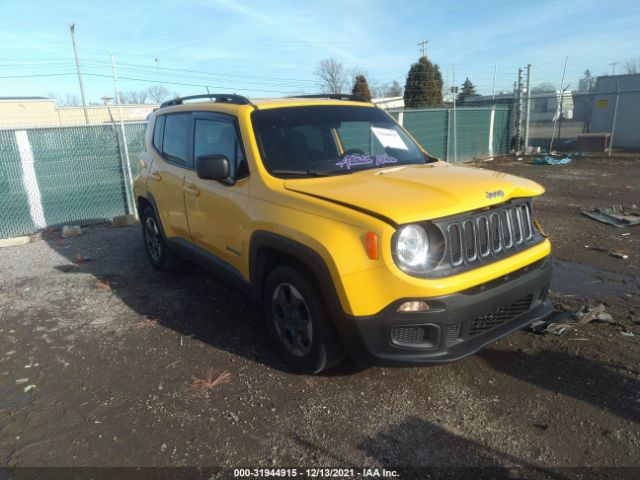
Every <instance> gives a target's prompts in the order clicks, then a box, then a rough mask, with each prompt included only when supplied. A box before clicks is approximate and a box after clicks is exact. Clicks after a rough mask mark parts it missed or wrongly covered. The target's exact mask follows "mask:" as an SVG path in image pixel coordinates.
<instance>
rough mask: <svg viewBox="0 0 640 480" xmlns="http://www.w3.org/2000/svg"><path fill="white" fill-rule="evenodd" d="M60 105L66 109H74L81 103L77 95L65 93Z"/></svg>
mask: <svg viewBox="0 0 640 480" xmlns="http://www.w3.org/2000/svg"><path fill="white" fill-rule="evenodd" d="M62 104H63V105H65V106H68V107H76V106H78V105H82V102H81V101H80V97H79V96H78V95H77V94H75V93H67V94H66V95H65V97H64V101H63V102H62Z"/></svg>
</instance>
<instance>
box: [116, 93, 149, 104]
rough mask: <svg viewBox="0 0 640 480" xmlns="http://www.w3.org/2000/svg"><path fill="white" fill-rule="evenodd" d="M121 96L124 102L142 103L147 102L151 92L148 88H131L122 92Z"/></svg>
mask: <svg viewBox="0 0 640 480" xmlns="http://www.w3.org/2000/svg"><path fill="white" fill-rule="evenodd" d="M120 97H121V98H122V103H137V104H142V103H146V101H147V98H148V97H149V92H148V91H147V90H131V91H129V92H123V93H121V94H120Z"/></svg>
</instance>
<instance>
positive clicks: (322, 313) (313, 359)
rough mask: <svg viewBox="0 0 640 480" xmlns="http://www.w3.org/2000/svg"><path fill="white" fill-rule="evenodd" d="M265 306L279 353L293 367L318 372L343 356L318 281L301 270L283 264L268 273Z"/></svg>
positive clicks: (343, 353)
mask: <svg viewBox="0 0 640 480" xmlns="http://www.w3.org/2000/svg"><path fill="white" fill-rule="evenodd" d="M263 305H264V316H265V320H266V322H267V327H268V329H269V331H270V333H271V336H272V337H273V340H274V342H275V344H276V346H277V348H278V351H279V353H280V356H281V357H282V358H283V360H284V361H285V362H286V363H287V364H288V365H290V366H291V367H292V368H293V369H295V370H297V371H299V372H303V373H319V372H321V371H323V370H326V369H328V368H331V367H333V366H334V365H336V364H337V363H339V362H340V361H341V360H342V359H343V358H344V356H345V352H344V349H343V347H342V345H341V343H340V340H339V339H338V337H337V334H336V332H335V330H334V328H333V325H332V324H331V319H330V318H329V315H328V313H327V309H326V307H325V306H324V304H323V302H322V296H321V295H320V293H319V290H318V288H316V286H315V282H314V281H313V280H312V279H309V278H308V276H307V275H305V274H303V273H302V272H300V271H299V270H298V269H296V268H294V267H292V266H289V265H283V266H280V267H276V268H275V269H274V270H273V271H272V272H271V273H270V274H269V277H268V278H267V282H266V285H265V291H264V302H263Z"/></svg>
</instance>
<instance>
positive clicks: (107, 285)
mask: <svg viewBox="0 0 640 480" xmlns="http://www.w3.org/2000/svg"><path fill="white" fill-rule="evenodd" d="M96 288H97V289H98V290H111V284H110V283H109V282H107V281H104V282H102V281H98V282H96Z"/></svg>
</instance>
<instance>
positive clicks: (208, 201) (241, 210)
mask: <svg viewBox="0 0 640 480" xmlns="http://www.w3.org/2000/svg"><path fill="white" fill-rule="evenodd" d="M192 138H193V147H192V149H193V158H194V162H196V161H197V158H198V157H199V156H201V155H213V154H221V155H225V156H226V157H227V158H228V159H229V163H230V166H231V177H232V178H233V179H234V182H233V184H224V183H221V182H218V181H215V180H202V179H200V178H198V176H197V175H196V173H195V171H190V172H188V174H187V177H186V179H185V192H186V193H185V205H186V211H187V218H188V222H189V231H190V234H191V238H192V240H193V243H194V245H195V247H196V251H197V250H198V247H199V248H200V249H203V250H205V251H206V252H208V253H212V254H213V255H215V256H216V257H217V258H218V259H221V260H223V261H224V262H226V263H228V264H230V265H232V266H234V267H235V268H236V269H238V270H242V258H243V256H244V255H246V253H247V252H246V248H245V247H246V244H245V235H246V228H247V224H248V217H247V206H248V204H249V170H248V166H247V160H246V156H245V153H244V148H243V145H242V141H241V137H240V134H239V128H238V124H237V120H236V118H235V117H233V116H231V115H226V114H219V113H209V112H206V113H205V112H202V113H200V112H196V113H194V114H193V137H192Z"/></svg>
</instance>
